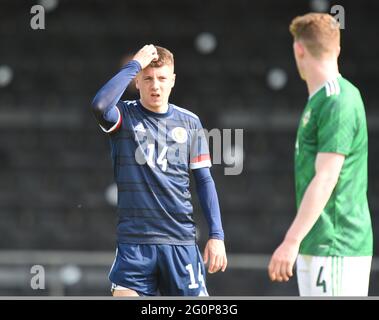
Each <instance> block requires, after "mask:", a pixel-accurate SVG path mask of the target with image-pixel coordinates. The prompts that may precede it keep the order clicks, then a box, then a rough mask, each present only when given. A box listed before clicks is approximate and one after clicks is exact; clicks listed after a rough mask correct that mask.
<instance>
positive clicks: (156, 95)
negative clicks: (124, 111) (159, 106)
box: [150, 93, 161, 99]
mask: <svg viewBox="0 0 379 320" xmlns="http://www.w3.org/2000/svg"><path fill="white" fill-rule="evenodd" d="M150 96H151V97H152V98H154V99H158V98H160V97H161V95H160V94H159V93H152V94H151V95H150Z"/></svg>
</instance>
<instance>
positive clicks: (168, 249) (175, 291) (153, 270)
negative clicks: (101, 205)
mask: <svg viewBox="0 0 379 320" xmlns="http://www.w3.org/2000/svg"><path fill="white" fill-rule="evenodd" d="M109 280H110V281H111V282H112V286H113V288H115V287H116V286H118V287H124V288H128V289H132V290H134V291H136V292H137V293H138V294H139V295H146V296H155V295H164V296H207V295H208V292H207V289H206V285H205V267H204V262H203V259H202V257H201V254H200V251H199V248H198V246H197V245H167V244H125V243H119V244H118V247H117V250H116V258H115V261H114V262H113V265H112V268H111V271H110V273H109Z"/></svg>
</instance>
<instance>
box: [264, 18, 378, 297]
mask: <svg viewBox="0 0 379 320" xmlns="http://www.w3.org/2000/svg"><path fill="white" fill-rule="evenodd" d="M290 31H291V33H292V35H293V37H294V44H293V48H294V55H295V60H296V64H297V67H298V70H299V73H300V76H301V78H302V79H303V80H305V82H306V84H307V88H308V93H309V98H308V102H307V104H306V106H305V109H304V112H303V115H302V117H301V120H300V123H299V128H298V131H297V139H296V148H295V182H296V203H297V208H298V212H297V215H296V217H295V219H294V221H293V223H292V225H291V227H290V228H289V230H288V231H287V233H286V236H285V238H284V240H283V242H282V243H281V244H280V246H279V247H278V248H277V249H276V251H275V252H274V254H273V256H272V258H271V261H270V263H269V266H268V273H269V277H270V278H271V280H272V281H279V282H281V281H288V280H289V278H290V277H291V276H292V274H293V272H292V270H293V266H294V264H295V262H296V271H297V272H296V273H297V280H298V285H299V292H300V295H301V296H367V295H368V287H369V278H370V270H371V260H372V254H373V236H372V226H371V218H370V212H369V208H368V203H367V152H368V150H367V125H366V115H365V110H364V105H363V102H362V98H361V95H360V93H359V90H358V89H357V88H356V87H355V86H354V85H353V84H351V83H350V82H349V81H348V80H346V79H345V78H344V77H343V76H342V75H341V74H340V73H339V71H338V62H337V60H338V56H339V52H340V30H339V25H338V23H337V22H336V21H335V19H334V18H333V17H332V16H331V15H329V14H321V13H310V14H306V15H304V16H300V17H297V18H295V19H294V20H293V21H292V23H291V25H290Z"/></svg>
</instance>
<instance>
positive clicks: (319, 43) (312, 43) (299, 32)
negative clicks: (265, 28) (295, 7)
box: [289, 13, 340, 58]
mask: <svg viewBox="0 0 379 320" xmlns="http://www.w3.org/2000/svg"><path fill="white" fill-rule="evenodd" d="M289 29H290V32H291V34H292V35H293V37H294V39H295V41H298V40H300V41H301V42H303V43H304V45H305V46H306V48H307V49H308V50H309V52H310V53H311V54H312V55H313V56H314V57H316V58H320V57H321V56H323V55H324V54H325V53H326V54H328V53H331V52H333V51H334V50H335V49H336V48H338V47H339V45H340V28H339V23H338V22H337V21H336V20H335V19H334V18H333V17H332V16H331V15H330V14H327V13H308V14H306V15H303V16H298V17H296V18H295V19H293V20H292V22H291V25H290V28H289Z"/></svg>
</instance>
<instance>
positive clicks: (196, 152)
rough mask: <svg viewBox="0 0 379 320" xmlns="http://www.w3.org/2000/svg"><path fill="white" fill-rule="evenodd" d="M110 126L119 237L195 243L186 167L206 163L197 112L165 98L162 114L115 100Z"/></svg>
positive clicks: (138, 241) (131, 240) (145, 241)
mask: <svg viewBox="0 0 379 320" xmlns="http://www.w3.org/2000/svg"><path fill="white" fill-rule="evenodd" d="M117 110H118V112H119V113H120V116H119V120H118V122H117V123H116V124H115V125H114V126H113V127H112V128H111V129H110V130H107V132H110V140H111V154H112V160H113V168H114V177H115V181H116V183H117V187H118V204H117V212H118V216H119V222H118V227H117V238H118V241H119V242H120V243H135V244H179V245H189V244H194V243H195V222H194V218H193V208H192V204H191V194H190V190H189V181H190V179H189V169H197V168H202V167H210V166H211V161H210V156H209V150H208V144H207V141H206V137H205V134H204V132H203V130H202V125H201V122H200V120H199V118H198V117H197V116H196V115H195V114H194V113H192V112H190V111H188V110H185V109H182V108H179V107H177V106H175V105H173V104H169V106H168V111H167V112H166V113H164V114H161V113H155V112H152V111H149V110H147V109H146V108H144V107H143V106H142V105H141V103H140V101H124V102H122V101H120V102H118V104H117Z"/></svg>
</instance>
